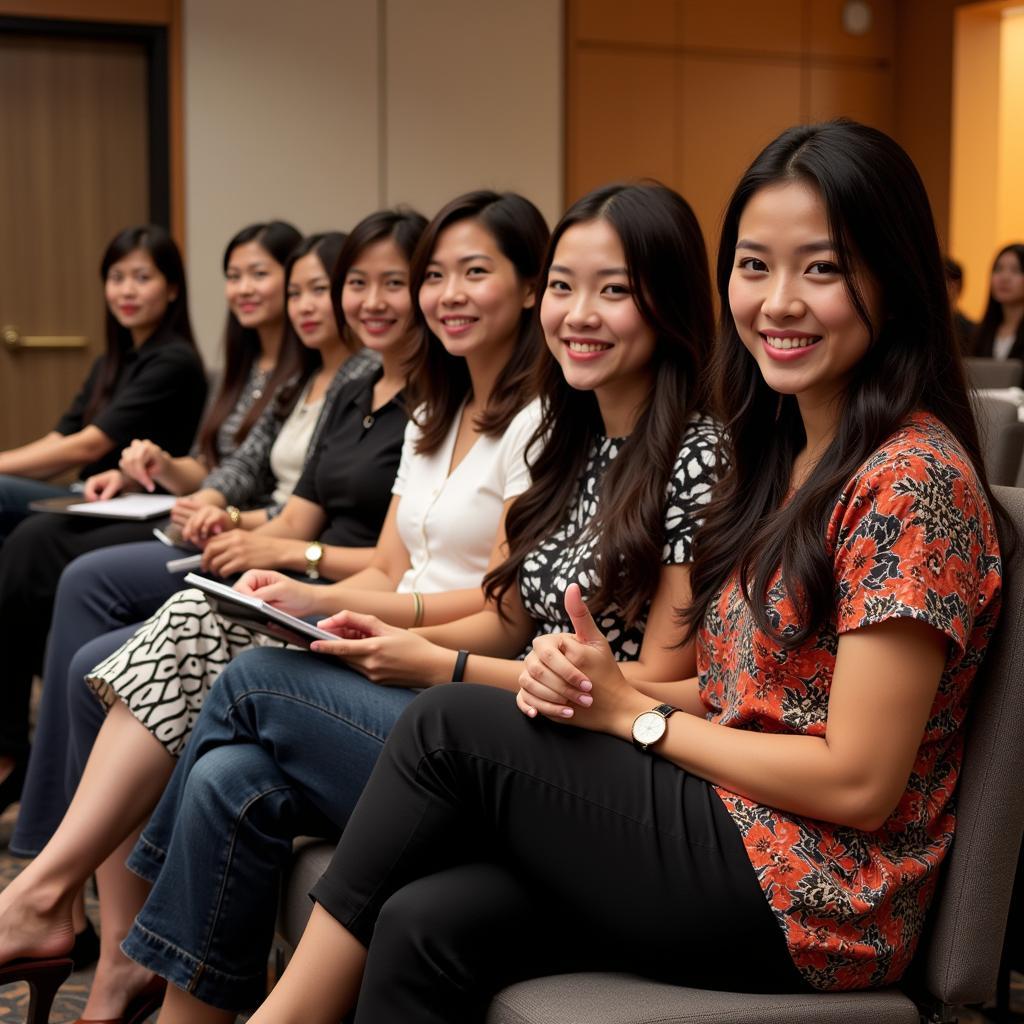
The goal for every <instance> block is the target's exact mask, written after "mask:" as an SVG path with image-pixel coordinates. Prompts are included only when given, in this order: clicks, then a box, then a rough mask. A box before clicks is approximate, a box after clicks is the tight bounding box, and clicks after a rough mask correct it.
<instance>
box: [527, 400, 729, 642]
mask: <svg viewBox="0 0 1024 1024" xmlns="http://www.w3.org/2000/svg"><path fill="white" fill-rule="evenodd" d="M625 440H626V439H625V438H621V437H598V438H596V439H595V440H594V443H593V446H592V447H591V451H590V456H589V458H588V459H587V464H586V466H585V468H584V470H583V474H582V475H581V477H580V482H579V487H578V488H577V491H576V500H575V502H574V503H573V505H572V506H571V507H570V509H569V514H568V518H567V519H566V520H565V521H564V522H563V524H562V525H561V526H560V527H559V528H558V529H557V530H556V531H555V532H554V533H553V534H552V535H551V536H550V537H549V538H548V539H547V540H545V541H544V542H543V543H541V544H540V546H539V547H538V548H536V549H535V550H533V551H531V552H530V553H529V554H527V556H526V557H525V559H524V560H523V565H522V568H521V569H520V571H519V594H520V597H521V598H522V602H523V607H524V608H525V609H526V611H527V613H528V614H529V615H531V616H532V617H533V619H534V621H535V623H536V626H537V633H538V635H540V634H544V633H561V632H571V631H572V623H571V622H570V620H569V617H568V616H567V615H566V614H565V608H564V606H563V603H562V602H563V595H564V593H565V588H566V587H567V586H568V585H569V584H570V583H574V582H575V583H578V584H579V585H580V587H581V588H582V590H583V596H584V598H586V597H587V595H588V594H591V593H593V592H594V590H595V589H596V588H597V586H598V585H599V583H600V577H599V576H598V572H597V564H596V548H597V542H598V537H597V535H595V534H594V533H593V532H592V531H590V530H589V526H590V523H591V521H592V520H593V518H594V516H595V515H596V514H597V506H598V498H599V494H600V489H601V480H602V479H603V477H604V474H605V471H606V470H607V469H608V467H609V466H610V465H611V463H612V460H613V459H614V458H615V457H616V456H617V455H618V454H619V452H620V450H621V449H622V446H623V444H624V443H625ZM720 440H721V431H720V427H719V426H718V424H717V423H716V422H715V421H714V420H713V419H711V418H710V417H707V416H700V417H694V420H693V422H692V424H691V426H690V428H689V430H687V432H686V435H685V437H684V439H683V443H682V445H681V446H680V449H679V454H678V456H677V457H676V462H675V466H674V468H673V471H672V476H671V478H670V480H669V484H668V491H667V494H666V500H665V544H664V548H663V551H662V557H661V561H662V565H683V564H685V563H686V562H689V561H690V560H691V559H692V557H693V536H694V533H695V532H696V530H697V527H698V525H699V524H700V516H699V515H698V514H697V511H698V509H699V507H700V506H701V505H704V504H706V503H707V502H708V500H709V499H710V497H711V488H712V486H713V485H714V483H715V481H716V479H717V477H718V473H719V466H718V458H717V452H718V446H719V443H720ZM647 613H648V608H644V610H643V612H642V614H641V615H640V617H639V619H638V620H637V621H636V622H634V623H633V624H632V625H631V626H627V625H626V621H625V619H624V618H623V616H622V613H621V610H620V608H619V607H618V606H617V605H613V606H611V607H609V608H605V609H604V610H603V611H602V612H601V613H600V614H595V616H594V617H595V619H596V621H597V624H598V626H599V627H600V628H601V631H602V632H603V633H604V635H605V636H606V637H607V639H608V644H609V646H610V647H611V649H612V653H613V654H614V655H615V658H616V660H617V661H633V660H635V659H637V658H638V657H639V656H640V645H641V643H642V642H643V637H644V629H645V627H646V625H647ZM529 650H530V648H529V647H528V648H527V649H526V651H524V652H523V654H522V655H521V657H525V656H526V654H527V653H529Z"/></svg>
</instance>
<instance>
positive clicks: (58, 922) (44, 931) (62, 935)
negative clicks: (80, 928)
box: [0, 875, 75, 964]
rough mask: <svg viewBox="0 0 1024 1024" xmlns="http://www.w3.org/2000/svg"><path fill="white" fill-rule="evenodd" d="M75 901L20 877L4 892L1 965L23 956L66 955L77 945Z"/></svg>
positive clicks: (1, 899)
mask: <svg viewBox="0 0 1024 1024" xmlns="http://www.w3.org/2000/svg"><path fill="white" fill-rule="evenodd" d="M71 905H72V899H70V898H66V897H63V895H62V894H61V893H55V892H53V891H52V890H51V889H50V888H49V887H46V886H33V885H31V884H30V883H26V882H24V881H23V879H22V876H21V875H19V876H18V878H16V879H15V880H14V881H13V882H11V884H10V885H9V886H7V888H6V889H4V891H3V892H2V893H0V964H3V963H7V961H8V960H15V959H17V958H19V957H43V958H45V957H60V956H66V955H67V953H68V952H69V950H70V949H71V947H72V946H73V945H74V944H75V928H74V925H73V924H72V920H71Z"/></svg>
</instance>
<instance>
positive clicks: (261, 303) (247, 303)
mask: <svg viewBox="0 0 1024 1024" xmlns="http://www.w3.org/2000/svg"><path fill="white" fill-rule="evenodd" d="M224 277H225V284H224V289H225V294H226V296H227V300H228V308H229V309H230V310H231V312H232V313H234V315H235V317H236V318H237V319H238V322H239V323H240V324H241V325H242V326H243V327H249V328H254V329H258V328H260V327H267V326H272V325H274V324H276V323H279V322H280V321H281V319H282V318H283V316H284V267H282V266H281V264H280V263H278V262H277V260H275V259H274V257H273V256H271V255H270V253H269V252H267V250H266V249H264V248H263V246H262V245H260V244H259V242H243V243H242V244H241V245H236V246H235V248H234V249H232V250H231V253H230V255H229V256H228V267H227V270H226V271H225V275H224Z"/></svg>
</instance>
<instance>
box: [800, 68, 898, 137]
mask: <svg viewBox="0 0 1024 1024" xmlns="http://www.w3.org/2000/svg"><path fill="white" fill-rule="evenodd" d="M808 79H809V81H808V85H809V106H808V111H807V113H808V120H809V121H825V120H828V119H829V118H833V117H852V118H853V119H854V120H855V121H863V122H864V123H865V124H870V125H872V126H873V127H875V128H880V129H881V130H882V131H883V132H889V133H890V134H891V133H892V131H893V127H894V121H895V118H894V110H893V81H892V71H891V70H890V69H889V68H888V67H880V68H874V67H857V66H850V67H812V68H810V69H809V71H808Z"/></svg>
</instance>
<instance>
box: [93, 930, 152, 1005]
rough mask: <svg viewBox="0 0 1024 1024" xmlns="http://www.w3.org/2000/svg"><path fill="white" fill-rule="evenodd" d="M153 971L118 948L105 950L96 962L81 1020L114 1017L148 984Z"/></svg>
mask: <svg viewBox="0 0 1024 1024" xmlns="http://www.w3.org/2000/svg"><path fill="white" fill-rule="evenodd" d="M152 978H153V972H152V971H147V970H146V968H145V967H140V966H139V965H138V964H137V963H136V962H135V961H134V960H129V959H128V957H126V956H125V955H124V954H123V953H122V952H121V951H120V950H119V949H117V948H116V947H115V949H114V951H113V952H112V953H110V954H107V953H106V951H104V953H103V955H102V956H101V957H100V959H99V962H98V963H97V964H96V974H95V977H94V978H93V981H92V989H91V990H90V991H89V1001H88V1002H87V1003H86V1004H85V1009H84V1010H83V1011H82V1019H83V1020H116V1019H117V1018H118V1017H121V1016H123V1015H124V1011H125V1007H126V1006H127V1005H128V1004H129V1003H130V1002H131V1001H132V1000H133V999H134V998H135V997H136V996H137V995H138V994H139V993H140V992H141V991H142V990H143V989H144V988H145V987H146V985H147V984H149V982H150V980H151V979H152Z"/></svg>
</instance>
